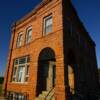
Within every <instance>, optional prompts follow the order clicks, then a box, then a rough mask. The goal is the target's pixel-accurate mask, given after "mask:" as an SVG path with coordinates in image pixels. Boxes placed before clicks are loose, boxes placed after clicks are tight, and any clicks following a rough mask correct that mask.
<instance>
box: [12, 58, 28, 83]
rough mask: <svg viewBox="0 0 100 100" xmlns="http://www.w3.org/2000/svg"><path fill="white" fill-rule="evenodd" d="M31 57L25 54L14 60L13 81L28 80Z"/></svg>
mask: <svg viewBox="0 0 100 100" xmlns="http://www.w3.org/2000/svg"><path fill="white" fill-rule="evenodd" d="M29 62H30V57H29V56H25V57H22V58H17V59H15V60H14V66H13V76H12V82H21V83H23V82H27V81H28V78H29Z"/></svg>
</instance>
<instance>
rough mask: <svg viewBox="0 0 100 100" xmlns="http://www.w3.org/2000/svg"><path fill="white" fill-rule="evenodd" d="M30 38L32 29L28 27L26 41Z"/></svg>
mask: <svg viewBox="0 0 100 100" xmlns="http://www.w3.org/2000/svg"><path fill="white" fill-rule="evenodd" d="M31 38H32V29H29V30H28V31H27V36H26V43H29V42H30V41H31Z"/></svg>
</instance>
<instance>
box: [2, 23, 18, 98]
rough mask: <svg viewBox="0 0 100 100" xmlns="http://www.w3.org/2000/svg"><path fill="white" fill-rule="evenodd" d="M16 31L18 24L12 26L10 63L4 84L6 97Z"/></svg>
mask: <svg viewBox="0 0 100 100" xmlns="http://www.w3.org/2000/svg"><path fill="white" fill-rule="evenodd" d="M15 31H16V23H14V25H13V26H12V33H13V35H12V38H11V42H10V50H9V55H8V63H7V66H8V67H7V72H6V77H5V84H4V96H5V97H6V96H7V85H8V77H9V69H10V63H11V58H12V50H13V44H14V38H15Z"/></svg>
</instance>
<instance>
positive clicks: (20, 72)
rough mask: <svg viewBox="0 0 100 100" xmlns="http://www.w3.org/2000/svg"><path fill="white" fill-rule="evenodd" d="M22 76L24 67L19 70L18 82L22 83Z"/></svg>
mask: <svg viewBox="0 0 100 100" xmlns="http://www.w3.org/2000/svg"><path fill="white" fill-rule="evenodd" d="M22 75H23V66H20V67H19V69H18V82H21V81H22Z"/></svg>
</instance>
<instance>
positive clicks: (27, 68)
mask: <svg viewBox="0 0 100 100" xmlns="http://www.w3.org/2000/svg"><path fill="white" fill-rule="evenodd" d="M26 75H29V65H27V66H26Z"/></svg>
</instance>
